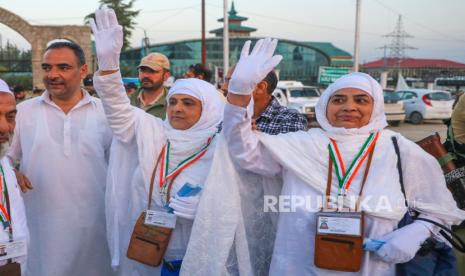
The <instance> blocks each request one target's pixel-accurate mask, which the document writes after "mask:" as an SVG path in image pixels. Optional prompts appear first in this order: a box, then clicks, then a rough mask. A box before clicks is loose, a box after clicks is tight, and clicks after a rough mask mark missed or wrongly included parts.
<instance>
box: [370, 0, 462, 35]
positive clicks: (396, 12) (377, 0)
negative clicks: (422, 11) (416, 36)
mask: <svg viewBox="0 0 465 276" xmlns="http://www.w3.org/2000/svg"><path fill="white" fill-rule="evenodd" d="M373 1H375V2H376V3H378V4H379V5H380V6H382V7H384V8H386V9H388V10H390V11H391V12H393V13H395V14H397V15H402V13H400V12H399V11H397V10H395V9H393V8H391V7H389V6H387V5H386V4H384V3H383V2H381V1H380V0H373ZM404 18H406V19H407V20H408V21H410V22H412V23H414V24H415V25H417V26H419V27H421V28H423V29H425V30H428V31H430V32H433V33H436V34H439V35H441V36H443V37H447V38H449V39H450V40H453V41H457V42H465V40H463V39H458V38H456V37H453V36H451V35H449V34H445V33H443V32H440V31H438V30H435V29H433V28H431V27H428V26H426V25H424V24H422V23H419V22H416V21H414V20H412V19H410V18H408V17H405V14H404Z"/></svg>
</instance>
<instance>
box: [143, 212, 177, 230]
mask: <svg viewBox="0 0 465 276" xmlns="http://www.w3.org/2000/svg"><path fill="white" fill-rule="evenodd" d="M144 223H145V224H146V225H153V226H160V227H166V228H171V229H174V227H175V226H176V215H175V214H171V213H167V212H162V211H155V210H147V211H146V212H145V222H144Z"/></svg>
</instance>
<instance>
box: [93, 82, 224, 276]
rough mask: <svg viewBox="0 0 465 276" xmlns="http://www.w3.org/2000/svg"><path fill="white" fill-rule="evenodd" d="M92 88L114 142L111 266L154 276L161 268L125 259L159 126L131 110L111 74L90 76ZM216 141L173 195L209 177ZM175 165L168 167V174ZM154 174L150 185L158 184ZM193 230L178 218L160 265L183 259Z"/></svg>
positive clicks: (160, 137)
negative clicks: (99, 101) (92, 80)
mask: <svg viewBox="0 0 465 276" xmlns="http://www.w3.org/2000/svg"><path fill="white" fill-rule="evenodd" d="M94 86H95V88H96V90H97V92H98V94H99V96H100V98H101V99H102V103H103V107H104V109H105V113H106V115H107V118H108V122H109V124H110V127H111V128H112V130H113V133H114V136H115V139H114V140H113V144H112V148H111V158H110V166H109V175H108V183H107V194H106V212H107V213H106V214H107V231H108V239H109V246H110V251H111V257H112V265H113V266H114V267H119V268H118V273H119V275H125V276H126V275H127V276H139V275H159V271H160V267H150V266H147V265H144V264H141V263H139V262H136V261H133V260H130V259H128V258H127V257H126V252H127V248H128V245H129V240H130V237H131V234H132V231H133V228H134V225H135V222H136V220H137V218H138V217H139V215H140V214H141V212H142V211H144V210H146V209H147V202H148V195H149V187H150V177H151V174H152V171H153V168H154V166H155V162H156V159H157V157H158V156H159V154H160V151H161V149H162V147H163V146H164V145H165V143H166V134H165V129H164V126H163V121H162V120H161V119H159V118H156V117H154V116H153V115H150V114H148V113H146V112H144V111H143V110H141V109H139V108H135V107H133V106H131V105H130V103H129V99H128V98H127V96H126V92H125V90H124V86H123V84H122V81H121V75H120V74H119V73H114V74H111V75H106V76H98V75H95V76H94ZM215 144H216V142H215V140H214V141H213V142H212V144H211V145H210V147H209V149H208V150H207V153H206V154H205V155H204V156H203V157H202V158H201V159H200V160H199V161H197V162H196V163H194V164H193V165H192V166H190V167H188V168H187V169H185V170H184V171H183V172H182V173H181V174H180V175H179V176H178V177H177V178H176V180H175V181H174V183H173V186H172V191H171V194H172V195H174V194H175V193H177V191H178V190H179V189H180V188H181V187H182V186H183V185H184V184H185V183H186V182H189V183H191V184H195V185H200V186H203V182H204V180H205V177H206V175H207V173H208V171H209V167H210V164H211V159H212V156H213V151H214V148H215ZM186 157H187V156H186ZM175 165H177V164H174V163H172V162H170V164H169V169H170V170H172V169H173V168H174V167H175ZM158 176H159V174H158V171H157V174H156V176H155V179H158ZM159 190H160V189H159V186H158V183H157V182H156V181H155V183H154V190H153V196H152V200H153V202H152V209H158V210H161V209H162V207H161V206H162V205H161V197H160V195H159ZM191 228H192V220H188V219H183V218H179V217H178V218H177V221H176V227H175V229H174V231H173V233H172V235H171V239H170V242H169V245H168V249H167V251H166V253H165V259H166V260H168V261H172V260H179V259H182V258H183V257H184V254H185V251H186V248H187V244H188V241H189V237H190V233H191Z"/></svg>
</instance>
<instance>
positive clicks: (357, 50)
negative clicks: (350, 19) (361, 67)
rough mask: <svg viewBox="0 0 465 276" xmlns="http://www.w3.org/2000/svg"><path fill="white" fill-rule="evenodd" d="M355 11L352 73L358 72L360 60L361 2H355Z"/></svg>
mask: <svg viewBox="0 0 465 276" xmlns="http://www.w3.org/2000/svg"><path fill="white" fill-rule="evenodd" d="M356 1H357V2H356V10H355V42H354V66H353V69H352V71H354V72H358V64H359V59H360V56H359V55H360V45H359V42H360V9H361V2H362V0H356Z"/></svg>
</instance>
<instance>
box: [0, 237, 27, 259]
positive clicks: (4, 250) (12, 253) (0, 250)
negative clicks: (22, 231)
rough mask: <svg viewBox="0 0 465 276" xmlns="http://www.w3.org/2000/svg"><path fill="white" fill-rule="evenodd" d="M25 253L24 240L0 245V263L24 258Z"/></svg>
mask: <svg viewBox="0 0 465 276" xmlns="http://www.w3.org/2000/svg"><path fill="white" fill-rule="evenodd" d="M26 253H27V248H26V241H25V240H15V241H13V242H2V243H0V261H3V260H8V259H11V258H17V257H21V256H25V255H26Z"/></svg>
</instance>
